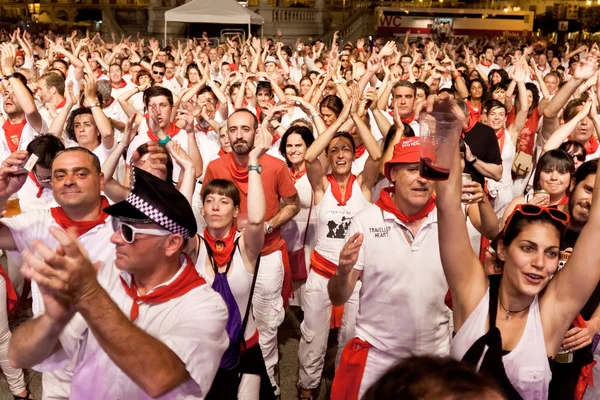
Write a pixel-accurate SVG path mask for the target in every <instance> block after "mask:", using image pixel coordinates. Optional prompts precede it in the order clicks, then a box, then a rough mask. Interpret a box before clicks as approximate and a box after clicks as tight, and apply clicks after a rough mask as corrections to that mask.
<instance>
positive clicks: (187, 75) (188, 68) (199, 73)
mask: <svg viewBox="0 0 600 400" xmlns="http://www.w3.org/2000/svg"><path fill="white" fill-rule="evenodd" d="M191 69H195V70H196V71H198V75H200V78H202V72H200V68H198V66H197V65H196V64H190V65H188V66H187V68H186V69H185V77H186V78H188V79H189V73H190V70H191Z"/></svg>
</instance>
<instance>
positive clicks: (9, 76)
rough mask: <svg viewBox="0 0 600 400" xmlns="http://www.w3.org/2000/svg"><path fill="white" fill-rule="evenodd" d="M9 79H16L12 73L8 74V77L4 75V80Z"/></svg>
mask: <svg viewBox="0 0 600 400" xmlns="http://www.w3.org/2000/svg"><path fill="white" fill-rule="evenodd" d="M10 78H16V76H15V73H14V72H13V73H12V74H10V75H6V76H5V77H4V79H6V80H9V79H10Z"/></svg>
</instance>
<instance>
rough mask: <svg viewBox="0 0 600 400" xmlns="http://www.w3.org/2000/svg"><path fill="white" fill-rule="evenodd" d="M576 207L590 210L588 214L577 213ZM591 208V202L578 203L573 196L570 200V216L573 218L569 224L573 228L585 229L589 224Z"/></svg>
mask: <svg viewBox="0 0 600 400" xmlns="http://www.w3.org/2000/svg"><path fill="white" fill-rule="evenodd" d="M576 206H579V208H583V209H586V210H588V213H587V214H585V213H583V214H582V213H577V211H576V210H575V207H576ZM590 208H591V204H590V202H589V201H585V200H584V201H577V199H576V198H575V197H573V196H571V198H569V216H570V217H571V218H570V220H569V224H570V225H573V226H578V227H583V226H584V225H585V224H586V223H587V222H588V218H589V210H590Z"/></svg>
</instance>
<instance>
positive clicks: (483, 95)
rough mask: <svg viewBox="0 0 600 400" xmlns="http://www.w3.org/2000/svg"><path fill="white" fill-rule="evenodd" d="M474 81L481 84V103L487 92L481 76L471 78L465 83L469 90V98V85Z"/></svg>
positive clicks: (484, 99) (485, 98)
mask: <svg viewBox="0 0 600 400" xmlns="http://www.w3.org/2000/svg"><path fill="white" fill-rule="evenodd" d="M475 82H479V84H480V85H481V102H482V103H483V102H484V101H486V100H487V96H488V93H487V85H486V84H485V82H484V81H483V79H481V78H475V79H471V80H470V81H469V82H468V83H467V90H468V91H469V98H471V86H473V84H474V83H475Z"/></svg>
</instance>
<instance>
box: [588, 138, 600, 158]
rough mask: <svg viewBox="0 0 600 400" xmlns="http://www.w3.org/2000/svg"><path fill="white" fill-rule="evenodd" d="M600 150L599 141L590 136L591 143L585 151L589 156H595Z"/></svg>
mask: <svg viewBox="0 0 600 400" xmlns="http://www.w3.org/2000/svg"><path fill="white" fill-rule="evenodd" d="M597 150H598V141H597V140H596V138H595V137H593V136H590V141H589V142H588V144H587V146H585V151H586V153H587V154H594V153H595V152H596V151H597Z"/></svg>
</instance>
